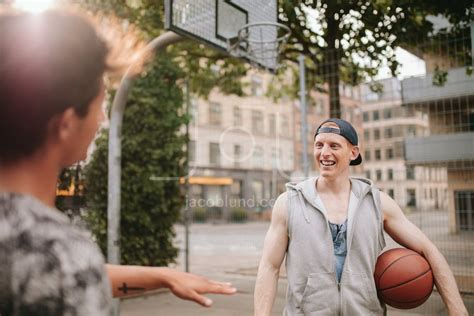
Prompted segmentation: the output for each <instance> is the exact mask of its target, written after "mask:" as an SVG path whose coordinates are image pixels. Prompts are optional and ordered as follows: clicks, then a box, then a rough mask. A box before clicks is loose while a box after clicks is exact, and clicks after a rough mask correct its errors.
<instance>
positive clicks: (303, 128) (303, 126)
mask: <svg viewBox="0 0 474 316" xmlns="http://www.w3.org/2000/svg"><path fill="white" fill-rule="evenodd" d="M298 62H299V67H300V109H301V140H302V141H303V153H302V155H303V157H302V158H303V172H304V177H305V178H308V176H309V164H308V135H307V134H308V125H307V120H306V75H305V64H304V55H303V54H301V55H299V56H298Z"/></svg>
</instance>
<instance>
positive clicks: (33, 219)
mask: <svg viewBox="0 0 474 316" xmlns="http://www.w3.org/2000/svg"><path fill="white" fill-rule="evenodd" d="M55 212H57V214H56V213H55ZM0 227H2V229H1V233H0V257H2V258H3V259H0V262H1V265H2V271H1V272H0V278H2V279H4V280H10V281H9V283H10V285H9V286H10V288H11V291H12V292H11V293H10V295H11V297H12V298H13V299H14V300H15V302H16V303H15V304H18V305H19V306H22V308H26V309H27V310H30V309H31V311H33V310H38V309H40V310H41V309H44V310H45V311H47V313H46V314H52V315H56V314H58V315H59V314H61V313H62V312H64V310H62V309H61V308H63V307H64V308H66V307H67V308H69V309H77V308H79V306H80V305H81V304H85V305H87V304H90V305H91V306H92V305H93V306H97V304H95V303H94V304H92V303H91V302H92V301H91V299H92V300H96V299H100V300H101V301H103V304H102V303H100V304H99V305H100V306H101V308H104V309H106V308H107V305H108V303H107V302H108V296H110V289H109V286H108V281H107V275H106V272H105V267H104V258H103V256H102V254H101V252H100V250H99V248H98V247H97V245H96V244H95V243H94V242H92V240H91V239H90V238H89V237H88V236H87V234H86V233H85V232H84V231H82V230H81V229H78V228H77V227H75V226H73V225H72V224H70V223H69V220H68V219H67V217H66V216H65V215H64V214H61V213H59V211H57V210H54V209H51V208H48V207H47V206H46V205H43V204H42V203H38V201H35V200H34V199H31V198H29V197H27V196H21V195H15V194H3V193H2V194H0ZM86 289H87V290H86ZM86 293H96V294H95V295H96V296H97V297H96V298H93V297H86V296H90V295H89V294H86ZM61 306H62V307H61ZM58 308H59V309H61V310H57V309H58Z"/></svg>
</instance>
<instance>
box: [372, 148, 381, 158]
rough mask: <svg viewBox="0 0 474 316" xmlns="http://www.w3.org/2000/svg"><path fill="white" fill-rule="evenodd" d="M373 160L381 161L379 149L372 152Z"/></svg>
mask: <svg viewBox="0 0 474 316" xmlns="http://www.w3.org/2000/svg"><path fill="white" fill-rule="evenodd" d="M374 156H375V160H380V159H382V154H381V153H380V149H376V150H375V152H374Z"/></svg>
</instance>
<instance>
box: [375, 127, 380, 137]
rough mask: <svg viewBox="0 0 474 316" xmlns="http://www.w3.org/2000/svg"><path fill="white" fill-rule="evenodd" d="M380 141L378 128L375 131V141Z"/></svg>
mask: <svg viewBox="0 0 474 316" xmlns="http://www.w3.org/2000/svg"><path fill="white" fill-rule="evenodd" d="M379 139H380V130H379V129H378V128H376V129H374V140H379Z"/></svg>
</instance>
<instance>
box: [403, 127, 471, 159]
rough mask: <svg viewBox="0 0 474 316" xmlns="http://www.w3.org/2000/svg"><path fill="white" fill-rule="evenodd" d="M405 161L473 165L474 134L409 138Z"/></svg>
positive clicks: (406, 144)
mask: <svg viewBox="0 0 474 316" xmlns="http://www.w3.org/2000/svg"><path fill="white" fill-rule="evenodd" d="M405 159H406V161H407V163H410V164H437V163H441V164H444V165H448V166H450V165H456V164H458V165H459V163H460V162H462V163H463V164H465V163H467V164H472V163H473V162H474V132H467V133H454V134H444V135H434V136H428V137H417V138H407V139H406V140H405Z"/></svg>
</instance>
